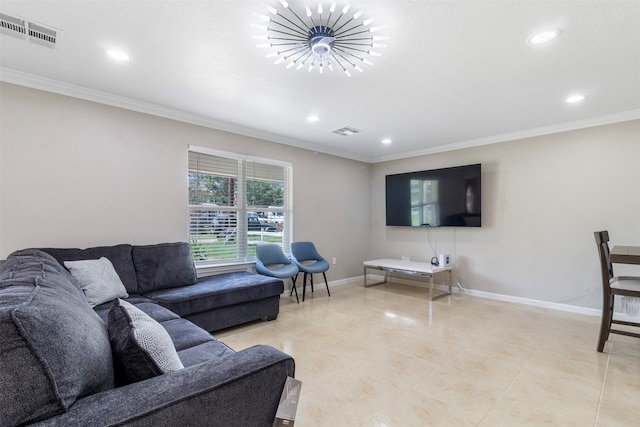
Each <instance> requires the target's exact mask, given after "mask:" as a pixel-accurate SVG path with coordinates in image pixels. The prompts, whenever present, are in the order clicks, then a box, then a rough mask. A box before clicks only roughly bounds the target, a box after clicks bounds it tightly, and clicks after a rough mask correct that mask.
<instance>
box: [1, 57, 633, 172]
mask: <svg viewBox="0 0 640 427" xmlns="http://www.w3.org/2000/svg"><path fill="white" fill-rule="evenodd" d="M0 81H4V82H7V83H12V84H16V85H19V86H26V87H29V88H32V89H38V90H43V91H46V92H52V93H56V94H59V95H64V96H69V97H72V98H78V99H83V100H85V101H91V102H96V103H100V104H105V105H110V106H112V107H118V108H123V109H126V110H131V111H136V112H139V113H144V114H150V115H153V116H158V117H163V118H166V119H171V120H176V121H180V122H184V123H189V124H193V125H198V126H203V127H207V128H211V129H216V130H220V131H224V132H229V133H234V134H237V135H243V136H247V137H251V138H256V139H261V140H264V141H268V142H275V143H279V144H284V145H289V146H293V147H297V148H301V149H304V150H310V151H314V152H320V153H324V154H329V155H333V156H338V157H343V158H347V159H351V160H356V161H360V162H364V163H370V164H371V163H381V162H386V161H391V160H402V159H407V158H410V157H416V156H425V155H429V154H437V153H443V152H446V151H453V150H461V149H464V148H471V147H479V146H483V145H490V144H497V143H500V142H507V141H515V140H519V139H525V138H531V137H536V136H543V135H550V134H554V133H560V132H567V131H572V130H578V129H585V128H590V127H595V126H602V125H608V124H613V123H620V122H625V121H630V120H637V119H640V109H637V110H630V111H624V112H621V113H615V114H608V115H604V116H598V117H592V118H588V119H583V120H576V121H573V122H566V123H559V124H555V125H550V126H542V127H538V128H533V129H528V130H523V131H517V132H510V133H505V134H501V135H494V136H489V137H486V138H478V139H472V140H467V141H459V142H453V143H450V144H443V145H439V146H436V147H430V148H425V149H423V150H416V151H407V152H403V153H397V154H392V155H388V156H380V157H363V156H357V155H354V154H353V153H349V152H344V151H340V150H332V149H328V148H327V147H325V146H320V145H317V144H311V143H307V142H303V141H300V140H297V139H293V138H287V137H284V136H282V135H278V134H273V133H269V132H264V131H260V130H258V129H254V128H249V127H246V126H240V125H237V124H233V123H230V122H225V121H222V120H216V119H212V118H210V117H205V116H201V115H198V114H193V113H187V112H185V111H181V110H177V109H173V108H167V107H163V106H160V105H157V104H152V103H149V102H143V101H139V100H135V99H132V98H127V97H124V96H118V95H113V94H110V93H107V92H102V91H98V90H94V89H89V88H86V87H83V86H77V85H73V84H70V83H65V82H61V81H57V80H52V79H47V78H44V77H40V76H36V75H33V74H28V73H23V72H21V71H16V70H12V69H9V68H5V67H0Z"/></svg>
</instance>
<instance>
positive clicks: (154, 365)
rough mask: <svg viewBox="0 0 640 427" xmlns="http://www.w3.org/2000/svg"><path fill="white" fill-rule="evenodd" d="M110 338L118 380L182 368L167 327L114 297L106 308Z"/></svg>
mask: <svg viewBox="0 0 640 427" xmlns="http://www.w3.org/2000/svg"><path fill="white" fill-rule="evenodd" d="M109 339H110V340H111V349H112V351H113V354H114V358H115V362H116V376H117V377H118V376H120V378H118V381H119V382H120V383H123V384H129V383H133V382H136V381H142V380H145V379H147V378H151V377H153V376H156V375H160V374H163V373H166V372H170V371H177V370H178V369H183V368H184V366H183V365H182V361H180V357H179V356H178V353H177V352H176V348H175V346H174V344H173V341H172V340H171V336H169V333H168V332H167V330H166V329H165V328H164V327H163V326H162V325H161V324H160V323H158V322H157V321H156V320H154V319H152V318H151V317H149V315H148V314H146V313H145V312H143V311H142V310H140V309H139V308H137V307H135V306H134V305H132V304H129V303H128V302H126V301H122V300H121V299H117V300H115V301H114V304H113V307H112V308H111V310H110V311H109Z"/></svg>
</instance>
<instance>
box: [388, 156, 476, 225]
mask: <svg viewBox="0 0 640 427" xmlns="http://www.w3.org/2000/svg"><path fill="white" fill-rule="evenodd" d="M480 170H481V165H480V164H475V165H467V166H457V167H452V168H445V169H432V170H424V171H419V172H408V173H401V174H396V175H387V176H386V205H387V225H388V226H407V227H480V226H481V225H482V203H481V201H482V194H481V188H482V187H481V185H480V175H481V174H480Z"/></svg>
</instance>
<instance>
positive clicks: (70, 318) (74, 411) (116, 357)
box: [0, 244, 294, 426]
mask: <svg viewBox="0 0 640 427" xmlns="http://www.w3.org/2000/svg"><path fill="white" fill-rule="evenodd" d="M185 245H186V244H165V245H152V246H147V247H135V246H133V247H132V246H129V245H118V246H112V247H103V248H92V249H88V250H78V249H45V250H38V249H27V250H22V251H18V252H15V253H13V254H11V255H10V256H9V257H8V258H7V260H6V261H5V262H4V263H3V264H2V265H1V266H0V337H1V340H0V366H1V368H0V425H2V426H13V425H38V426H115V425H127V426H129V425H131V426H176V425H189V426H201V425H202V426H204V425H207V426H271V425H272V424H273V420H274V417H275V413H276V409H277V406H278V403H279V399H280V395H281V392H282V389H283V386H284V383H285V380H286V378H287V377H288V376H294V360H293V359H292V358H291V357H290V356H289V355H287V354H285V353H282V352H280V351H279V350H277V349H275V348H272V347H269V346H264V345H258V346H255V347H251V348H248V349H246V350H242V351H238V352H235V351H233V350H232V349H230V348H229V347H227V346H226V345H225V344H223V343H222V342H220V341H218V340H217V339H216V338H215V337H213V336H212V335H211V334H209V333H208V332H207V331H206V330H205V329H209V330H216V329H221V328H222V327H227V326H229V325H230V324H236V323H237V322H239V321H245V320H246V319H250V318H256V316H259V317H258V318H262V317H274V316H276V315H277V311H275V313H274V310H273V309H264V310H258V314H252V315H247V316H245V314H246V313H247V312H248V311H250V310H251V307H253V304H254V303H255V301H261V300H265V299H266V300H269V299H270V298H273V296H268V294H270V293H272V292H277V290H278V289H280V286H278V285H277V284H273V283H262V284H258V285H257V284H256V283H260V282H259V280H258V278H259V277H260V276H258V277H253V276H254V275H251V274H250V273H247V274H248V275H250V276H251V277H247V276H246V275H245V274H240V276H233V275H231V276H227V277H225V278H222V279H218V280H220V284H221V285H220V288H218V289H214V285H213V284H212V281H213V280H212V279H208V280H202V281H201V280H197V279H196V280H195V283H190V284H189V283H188V282H192V281H193V279H194V278H195V276H194V275H195V271H187V270H191V269H192V268H193V263H192V262H191V264H190V267H189V268H187V269H186V270H181V269H178V270H180V271H178V270H176V268H178V267H179V266H180V262H179V261H181V262H182V263H183V267H184V265H186V264H188V263H186V261H185V260H186V258H185V257H184V256H183V257H181V256H177V255H179V254H182V255H184V253H185V251H186V250H187V249H188V248H187V247H185ZM136 248H137V249H136ZM153 253H155V254H156V255H158V256H159V257H162V256H164V257H166V258H164V260H165V262H160V261H159V258H153V256H152V254H153ZM127 254H130V255H129V256H127ZM162 254H164V255H162ZM96 256H98V258H100V257H103V256H104V257H105V258H107V259H109V260H110V261H111V264H112V265H113V268H112V271H113V269H115V272H117V276H119V277H120V278H121V280H122V283H121V286H122V285H124V286H123V290H122V291H121V292H124V291H125V289H124V288H126V294H127V295H128V297H124V296H123V295H120V296H119V297H118V298H114V300H113V301H110V302H104V303H102V304H97V305H95V306H94V307H92V306H91V305H90V303H89V300H90V299H89V298H88V293H87V290H86V288H83V283H81V279H80V278H78V277H74V275H72V274H71V273H69V271H68V270H67V269H65V268H64V267H63V265H64V262H65V261H69V260H76V261H77V260H83V259H84V260H87V259H91V260H95V259H96ZM129 257H130V258H129ZM129 259H131V260H133V262H131V263H129ZM60 261H62V264H61V262H60ZM67 265H68V266H69V268H71V267H72V266H73V264H72V263H68V264H67ZM169 267H171V268H169ZM72 271H74V270H73V269H72ZM74 274H75V271H74ZM114 274H115V273H114ZM234 277H235V279H234ZM245 279H246V280H245ZM238 281H240V282H243V284H242V285H240V286H239V288H240V290H234V289H235V288H234V286H233V285H232V282H238ZM256 281H257V282H256ZM178 282H180V283H181V286H179V287H168V286H167V284H169V283H178ZM198 284H202V285H200V286H198ZM280 285H282V284H281V283H280ZM194 286H195V287H196V288H199V289H197V290H196V289H195V288H193V287H194ZM256 286H257V287H260V286H262V287H264V288H267V289H263V288H261V289H259V290H254V291H249V290H246V289H251V288H255V287H256ZM190 287H192V288H190ZM271 287H275V288H274V289H275V290H269V289H271ZM171 289H181V290H182V292H178V291H176V292H175V293H171V292H170V290H171ZM243 289H244V290H243ZM141 290H142V291H143V292H144V294H140V293H138V292H140V291H141ZM162 291H165V293H163V292H162ZM216 292H218V295H220V299H221V300H223V302H221V303H220V305H219V307H220V309H221V310H223V311H224V314H223V315H221V316H217V317H216V316H215V314H214V313H215V311H216V308H215V307H214V304H213V303H211V302H207V301H210V300H214V299H215V298H214V296H213V295H214V294H215V293H216ZM280 292H281V291H280ZM280 292H277V294H278V295H279V293H280ZM235 293H237V295H235ZM195 294H197V295H199V296H200V297H201V298H203V299H205V301H204V302H203V301H197V300H196V298H195V297H194V295H195ZM243 295H244V296H243ZM247 295H253V299H252V300H251V298H248V297H247ZM121 297H122V298H121ZM107 298H110V297H107ZM243 300H244V301H243ZM249 300H250V301H249ZM123 301H124V302H123ZM127 302H129V303H131V304H127ZM267 305H268V303H267ZM125 306H126V307H125ZM166 306H170V308H171V309H168V308H167V307H166ZM234 306H240V307H239V308H238V312H233V310H232V309H230V308H228V307H234ZM127 307H128V308H127ZM203 307H205V311H202V308H203ZM225 307H227V308H225ZM207 311H208V312H211V314H213V319H214V320H210V319H205V317H206V316H204V315H203V314H202V313H206V312H207ZM181 313H186V314H185V315H184V316H181ZM230 313H232V314H230ZM136 316H137V317H136ZM190 317H191V318H192V319H193V321H194V322H196V323H200V324H203V325H204V326H205V329H203V328H201V327H198V326H197V325H196V324H194V323H193V322H191V321H189V320H187V319H189V318H190ZM143 318H144V319H143ZM137 319H143V320H144V321H145V322H146V321H148V322H147V323H153V327H156V328H158V329H159V330H160V332H161V333H160V334H158V335H159V338H157V339H156V338H155V337H154V338H153V339H151V340H150V339H149V338H145V337H146V335H143V336H142V338H140V336H139V335H137V334H138V333H139V332H140V331H143V328H141V327H140V328H138V326H139V325H143V324H145V323H144V322H138V320H137ZM151 319H153V320H151ZM217 320H219V321H220V322H221V323H220V324H218V323H216V321H217ZM158 325H159V326H158ZM220 325H223V326H220ZM128 328H129V329H128ZM136 328H138V329H136ZM163 337H166V340H167V341H162V339H163ZM123 340H124V341H123ZM122 342H124V343H125V345H121V343H122ZM167 342H168V345H167V344H166V343H167ZM116 343H117V344H118V345H115V344H116ZM132 343H133V345H132ZM158 343H161V344H162V345H161V346H159V347H160V356H158V355H157V354H155V352H157V349H156V347H158ZM136 344H139V345H138V346H136ZM149 344H151V345H150V346H149V347H145V345H149ZM140 345H142V347H143V350H140ZM150 349H151V350H150ZM164 350H167V351H168V353H171V354H173V355H174V356H175V363H174V364H173V365H171V366H170V367H167V366H169V365H167V364H166V363H165V362H166V361H165V359H166V357H165V353H164ZM176 355H177V356H176ZM129 362H131V363H129ZM176 364H177V365H179V366H177V365H176ZM132 372H133V374H135V375H134V376H132ZM139 375H142V377H140V376H139Z"/></svg>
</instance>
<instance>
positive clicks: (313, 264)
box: [291, 242, 331, 301]
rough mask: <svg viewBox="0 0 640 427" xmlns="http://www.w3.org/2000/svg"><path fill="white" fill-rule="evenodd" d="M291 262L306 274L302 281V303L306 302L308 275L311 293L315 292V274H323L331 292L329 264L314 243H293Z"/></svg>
mask: <svg viewBox="0 0 640 427" xmlns="http://www.w3.org/2000/svg"><path fill="white" fill-rule="evenodd" d="M291 260H292V261H293V263H294V264H295V265H296V266H297V267H298V269H299V270H300V271H301V272H302V273H304V277H303V280H302V301H304V295H305V291H306V290H307V274H308V275H309V277H311V292H313V273H322V276H323V277H324V284H325V285H326V286H327V293H328V294H329V296H331V292H329V283H327V275H326V274H325V272H326V271H327V270H328V269H329V263H328V262H327V260H326V259H324V258H323V257H322V255H320V254H319V253H318V251H317V250H316V247H315V245H314V244H313V243H312V242H293V243H292V244H291Z"/></svg>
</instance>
